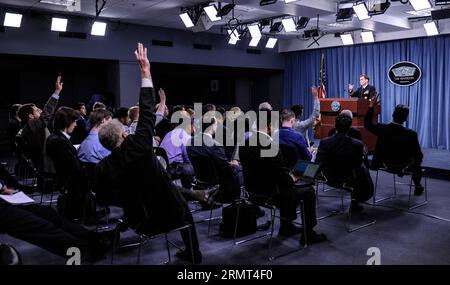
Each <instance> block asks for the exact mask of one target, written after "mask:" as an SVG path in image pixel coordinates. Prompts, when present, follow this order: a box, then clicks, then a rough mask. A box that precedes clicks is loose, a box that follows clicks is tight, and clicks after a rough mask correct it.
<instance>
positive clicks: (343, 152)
mask: <svg viewBox="0 0 450 285" xmlns="http://www.w3.org/2000/svg"><path fill="white" fill-rule="evenodd" d="M363 158H364V144H363V143H362V142H361V141H359V140H355V139H353V138H351V137H349V136H348V135H346V134H341V133H337V134H335V135H334V136H332V137H327V138H325V139H323V140H321V141H320V145H319V149H318V150H317V156H316V163H318V164H320V168H321V170H322V171H323V173H324V174H325V176H326V177H327V179H328V180H329V181H333V182H335V183H336V184H340V183H344V182H348V181H350V180H351V178H352V177H353V174H354V173H355V174H357V173H359V171H360V168H361V165H362V163H363Z"/></svg>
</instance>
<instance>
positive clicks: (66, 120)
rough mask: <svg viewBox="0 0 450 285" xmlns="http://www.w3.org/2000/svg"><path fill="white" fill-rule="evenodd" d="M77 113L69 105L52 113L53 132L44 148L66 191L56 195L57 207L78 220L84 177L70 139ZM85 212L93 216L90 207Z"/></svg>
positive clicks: (85, 188)
mask: <svg viewBox="0 0 450 285" xmlns="http://www.w3.org/2000/svg"><path fill="white" fill-rule="evenodd" d="M79 117H80V116H79V113H78V112H76V111H75V110H74V109H72V108H69V107H61V108H59V109H58V111H56V113H55V119H54V131H53V133H52V134H51V135H50V136H49V137H48V139H47V142H46V149H47V154H48V156H49V157H50V158H51V159H52V161H53V164H54V166H55V169H56V177H57V181H58V186H60V187H63V188H64V189H65V190H67V196H65V197H63V196H60V197H61V198H59V199H58V200H59V205H58V206H59V210H60V212H61V213H62V214H63V215H64V216H65V217H67V218H69V219H79V218H81V217H82V216H83V209H84V204H85V200H86V194H87V191H88V189H87V188H88V186H87V176H86V173H85V170H84V168H83V166H82V165H81V162H80V160H79V159H78V155H77V150H76V149H75V147H74V146H73V145H72V142H71V141H70V134H71V133H72V132H73V130H74V128H75V127H76V125H77V123H76V122H77V120H78V119H79ZM87 210H88V214H89V215H90V216H91V215H93V211H94V209H93V208H92V206H91V207H89V208H87Z"/></svg>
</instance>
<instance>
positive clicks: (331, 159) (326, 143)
mask: <svg viewBox="0 0 450 285" xmlns="http://www.w3.org/2000/svg"><path fill="white" fill-rule="evenodd" d="M351 124H352V120H351V119H350V118H349V117H348V116H347V115H338V116H337V117H336V124H335V128H336V134H335V135H333V136H331V137H327V138H325V139H323V140H322V141H321V142H320V145H319V149H318V150H317V157H316V163H318V164H320V168H321V170H322V171H323V173H324V175H325V176H326V178H327V180H328V181H329V183H330V184H331V185H336V186H342V185H343V184H344V183H345V184H347V185H348V186H351V187H353V189H354V192H353V200H352V211H353V212H360V211H362V210H363V207H362V206H361V205H360V203H363V202H365V201H367V200H368V199H369V198H370V197H372V195H373V190H374V185H373V182H372V178H371V177H370V173H369V169H368V168H367V167H366V164H365V163H364V156H365V155H366V154H365V153H364V144H363V143H362V142H361V141H359V140H356V139H353V138H351V137H349V136H348V131H349V130H350V126H351Z"/></svg>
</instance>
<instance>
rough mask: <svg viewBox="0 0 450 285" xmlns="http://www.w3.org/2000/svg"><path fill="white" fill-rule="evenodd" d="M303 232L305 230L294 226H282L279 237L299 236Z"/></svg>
mask: <svg viewBox="0 0 450 285" xmlns="http://www.w3.org/2000/svg"><path fill="white" fill-rule="evenodd" d="M302 231H303V228H300V227H296V226H295V225H293V224H290V225H281V226H280V229H279V230H278V235H279V236H282V237H286V238H288V237H291V236H294V235H297V234H299V233H301V232H302Z"/></svg>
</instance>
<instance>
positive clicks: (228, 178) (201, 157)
mask: <svg viewBox="0 0 450 285" xmlns="http://www.w3.org/2000/svg"><path fill="white" fill-rule="evenodd" d="M194 142H196V143H194ZM186 151H187V154H188V156H189V160H190V161H191V163H192V165H193V166H194V169H195V173H196V175H200V177H197V178H198V179H199V180H208V181H204V182H207V183H208V184H210V185H214V184H220V189H219V190H220V191H219V199H220V200H223V201H230V200H231V201H232V200H233V199H236V198H238V197H239V194H240V185H239V181H238V179H237V178H236V177H235V175H234V170H233V167H232V166H231V164H230V162H229V161H228V157H227V155H226V153H225V148H224V147H223V146H222V145H221V144H219V143H218V142H217V141H216V140H214V139H213V138H212V137H210V136H208V135H206V134H204V133H200V134H197V135H195V136H194V137H192V139H191V141H190V142H189V143H188V145H187V146H186ZM205 167H206V168H207V169H208V170H210V171H208V170H206V169H205V170H203V169H199V168H205ZM204 171H208V172H209V175H204V176H208V177H201V176H202V174H203V173H202V172H204ZM208 178H209V179H208Z"/></svg>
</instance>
